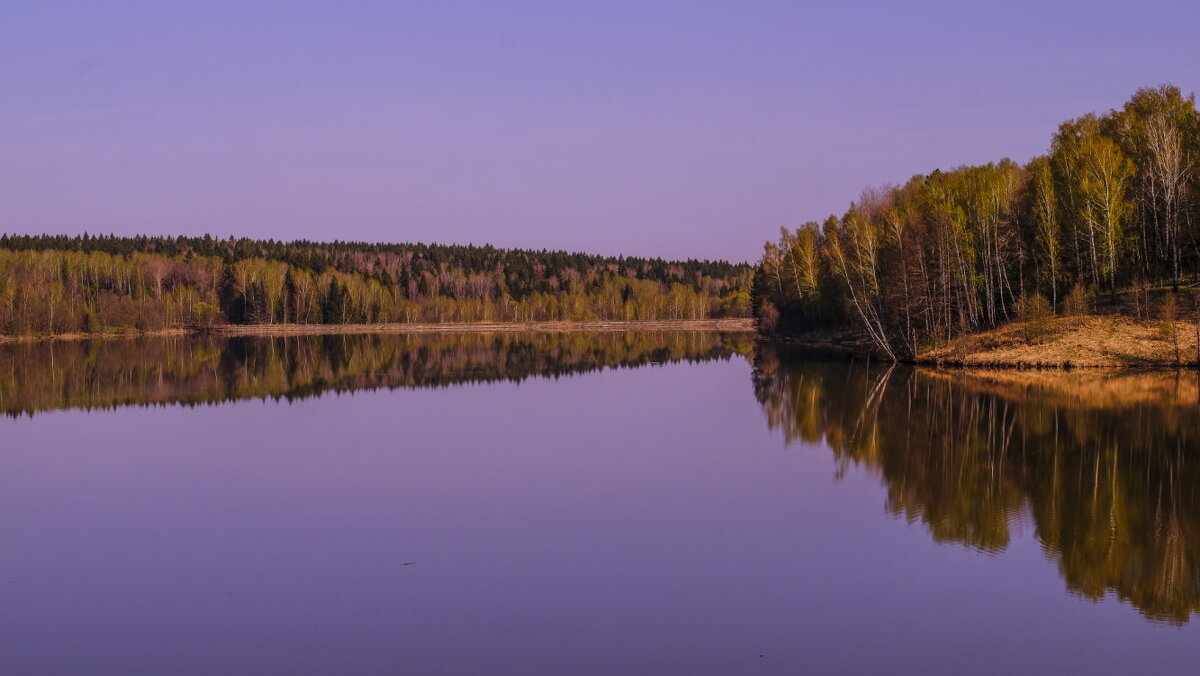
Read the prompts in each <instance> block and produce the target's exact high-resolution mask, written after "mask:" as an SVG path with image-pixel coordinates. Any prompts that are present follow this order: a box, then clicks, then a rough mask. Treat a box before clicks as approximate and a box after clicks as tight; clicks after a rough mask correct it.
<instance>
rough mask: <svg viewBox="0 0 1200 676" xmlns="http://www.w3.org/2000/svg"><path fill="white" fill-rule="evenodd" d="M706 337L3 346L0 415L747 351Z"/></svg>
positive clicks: (525, 374)
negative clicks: (0, 413) (1, 413)
mask: <svg viewBox="0 0 1200 676" xmlns="http://www.w3.org/2000/svg"><path fill="white" fill-rule="evenodd" d="M752 349H753V341H752V338H751V337H750V336H748V335H747V334H737V333H730V334H724V333H712V332H644V333H594V334H589V333H536V334H516V333H502V334H483V333H476V334H472V333H457V334H446V335H439V334H411V335H399V334H381V335H364V334H359V335H327V336H291V337H261V338H220V337H211V336H210V337H199V336H187V337H176V338H133V339H122V340H105V341H80V342H62V343H14V344H7V345H0V412H3V413H4V414H5V415H8V416H19V415H24V414H32V413H36V412H39V411H49V410H55V409H69V408H80V409H108V408H117V407H121V406H146V405H164V404H183V405H196V404H212V403H219V402H225V401H233V400H238V399H263V398H274V399H284V400H288V401H291V400H295V399H303V398H307V397H315V396H320V395H321V394H323V393H326V392H330V391H332V392H348V391H355V390H362V389H379V388H386V389H393V388H418V387H446V386H450V385H457V384H466V383H486V382H494V381H510V382H520V381H522V380H525V379H527V378H534V377H541V378H557V377H561V376H569V375H574V374H579V373H585V372H588V371H596V370H600V369H608V368H628V367H636V366H643V365H648V364H657V363H667V362H677V361H708V360H713V359H729V358H731V357H732V356H734V355H748V354H750V352H751V351H752Z"/></svg>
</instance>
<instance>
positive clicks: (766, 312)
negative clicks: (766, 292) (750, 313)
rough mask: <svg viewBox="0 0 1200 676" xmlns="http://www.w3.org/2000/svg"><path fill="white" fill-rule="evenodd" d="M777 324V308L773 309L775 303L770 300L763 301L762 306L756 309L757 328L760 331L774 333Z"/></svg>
mask: <svg viewBox="0 0 1200 676" xmlns="http://www.w3.org/2000/svg"><path fill="white" fill-rule="evenodd" d="M778 326H779V310H777V309H775V304H774V303H772V302H771V301H763V304H762V307H760V308H759V309H758V330H759V331H760V332H761V333H775V329H776V328H777V327H778Z"/></svg>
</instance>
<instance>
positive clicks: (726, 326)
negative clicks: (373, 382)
mask: <svg viewBox="0 0 1200 676" xmlns="http://www.w3.org/2000/svg"><path fill="white" fill-rule="evenodd" d="M626 331H704V332H710V331H711V332H727V333H746V332H753V331H756V329H755V324H754V320H753V319H750V318H736V319H670V320H647V321H587V322H473V323H467V324H457V323H454V324H452V323H446V324H245V325H233V324H225V325H221V326H214V327H213V328H212V329H209V330H201V329H190V328H172V329H157V330H153V331H121V332H111V333H58V334H51V335H28V336H0V344H3V343H33V342H62V341H76V340H117V339H122V338H164V337H172V336H203V335H209V336H221V337H229V338H233V337H253V336H266V337H270V336H320V335H346V334H407V333H620V332H626Z"/></svg>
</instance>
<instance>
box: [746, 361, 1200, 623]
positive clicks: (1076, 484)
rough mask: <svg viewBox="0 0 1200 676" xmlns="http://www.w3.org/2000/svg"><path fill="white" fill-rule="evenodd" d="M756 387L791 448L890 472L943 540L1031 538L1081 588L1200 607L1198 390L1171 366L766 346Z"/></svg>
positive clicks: (980, 546)
mask: <svg viewBox="0 0 1200 676" xmlns="http://www.w3.org/2000/svg"><path fill="white" fill-rule="evenodd" d="M755 366H756V368H755V372H754V385H755V393H756V396H757V397H758V400H759V401H760V402H761V403H762V405H763V408H764V411H765V412H766V416H767V422H768V424H769V425H770V426H771V428H772V429H779V430H781V431H782V432H783V434H784V435H785V438H786V439H787V441H788V443H792V442H793V441H795V442H801V441H803V442H808V443H810V444H811V443H813V442H824V443H825V444H826V445H827V446H828V447H829V449H830V450H831V451H832V452H833V454H834V455H835V456H836V458H837V459H838V460H839V461H840V463H843V464H844V466H847V467H849V466H859V467H862V468H863V469H865V470H867V471H868V472H870V473H872V474H874V475H876V476H878V477H879V478H880V479H881V481H882V483H883V485H884V486H885V487H886V489H887V498H886V500H887V502H886V510H887V512H888V513H890V514H892V515H894V516H896V517H897V518H903V519H905V520H906V521H908V522H910V523H919V524H922V525H923V526H924V527H925V528H926V529H927V530H928V532H929V534H930V536H931V537H932V538H933V539H934V540H936V541H937V542H941V543H953V544H958V545H961V546H964V547H968V548H971V549H975V550H979V551H984V552H999V551H1003V550H1005V549H1007V548H1008V547H1009V545H1010V543H1011V541H1012V539H1013V531H1014V530H1015V531H1017V532H1026V533H1032V535H1033V537H1035V538H1036V539H1037V541H1038V543H1039V544H1040V545H1041V549H1042V551H1043V552H1045V554H1046V556H1047V558H1048V559H1049V560H1050V561H1053V562H1054V563H1056V564H1057V566H1058V569H1059V573H1060V575H1061V576H1062V578H1063V581H1064V583H1065V584H1066V585H1067V587H1068V588H1069V589H1070V590H1071V592H1072V593H1074V594H1076V595H1079V596H1081V597H1083V598H1088V599H1093V600H1100V599H1102V598H1104V597H1105V596H1107V595H1109V594H1113V595H1115V596H1116V597H1117V598H1119V599H1121V600H1122V601H1123V602H1126V603H1129V604H1132V605H1133V606H1135V607H1136V608H1138V609H1139V610H1140V611H1141V612H1142V613H1143V614H1144V615H1145V616H1146V617H1148V618H1150V619H1153V620H1156V621H1161V622H1167V623H1171V624H1178V625H1182V624H1185V623H1187V622H1188V621H1189V620H1191V618H1192V617H1194V616H1196V615H1197V614H1200V492H1197V490H1196V487H1197V486H1198V485H1200V464H1197V463H1196V462H1195V461H1194V460H1195V457H1196V453H1197V452H1198V451H1200V428H1197V426H1196V423H1195V410H1196V406H1197V403H1198V402H1200V388H1198V387H1197V382H1196V380H1195V379H1193V378H1184V379H1181V378H1179V377H1178V375H1177V374H1176V373H1174V372H1166V371H1159V372H1128V371H1126V372H1111V371H1110V372H1092V373H1089V374H1080V373H1073V374H1071V375H1070V376H1069V377H1062V376H1061V375H1059V374H1056V373H1047V372H1044V371H1033V372H1030V371H1007V372H999V373H996V372H992V373H987V372H983V373H979V372H968V373H954V374H946V373H943V372H939V371H936V370H924V369H915V368H910V367H907V366H903V365H899V366H895V365H891V364H886V365H880V364H879V363H878V362H875V363H874V364H872V363H869V362H864V361H859V362H857V363H846V362H842V363H834V362H829V361H826V362H822V361H819V360H813V359H810V358H805V357H804V356H803V355H801V358H796V356H793V355H789V354H788V348H787V346H776V345H773V344H771V343H760V344H759V345H758V348H757V352H756V355H755Z"/></svg>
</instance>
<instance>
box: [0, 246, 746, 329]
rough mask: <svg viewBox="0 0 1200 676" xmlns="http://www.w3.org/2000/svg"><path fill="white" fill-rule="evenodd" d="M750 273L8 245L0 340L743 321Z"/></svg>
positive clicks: (525, 259)
mask: <svg viewBox="0 0 1200 676" xmlns="http://www.w3.org/2000/svg"><path fill="white" fill-rule="evenodd" d="M752 274H753V270H752V268H751V267H750V266H748V265H733V264H730V263H725V262H721V261H695V260H689V261H665V260H662V259H657V258H654V259H643V258H624V257H618V258H612V257H603V256H589V255H585V254H569V253H566V252H551V251H541V252H535V251H524V250H503V249H496V248H493V247H447V246H437V245H434V246H427V245H422V244H411V245H410V244H396V245H390V244H389V245H384V244H364V243H342V242H334V243H330V244H319V243H312V242H289V243H282V242H275V241H265V242H264V241H256V240H248V239H238V240H234V239H229V240H217V239H213V238H211V237H203V238H185V237H179V238H149V237H133V238H118V237H92V236H89V235H84V236H83V237H77V238H69V237H59V236H15V235H8V236H3V237H0V333H7V334H29V333H49V334H53V333H63V332H68V331H77V330H80V328H82V329H83V330H87V331H91V330H92V329H96V330H100V327H106V326H107V327H114V328H118V329H122V328H125V329H136V330H152V329H166V328H172V327H184V326H194V327H210V326H212V325H213V324H214V323H216V322H218V321H228V322H231V323H234V324H276V323H298V324H312V323H323V322H325V323H336V324H344V323H390V322H478V321H489V322H491V321H525V322H528V321H547V320H587V319H606V320H655V319H703V318H708V317H722V316H743V317H744V316H749V302H748V300H749V293H748V292H749V288H750V279H751V276H752ZM200 303H203V304H204V305H203V306H200V305H198V304H200ZM199 307H203V308H204V311H203V313H202V316H201V315H198V314H197V312H196V310H197V308H199ZM209 307H215V308H217V313H216V314H215V315H214V314H213V313H212V312H211V311H210V310H209V309H208V308H209Z"/></svg>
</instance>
